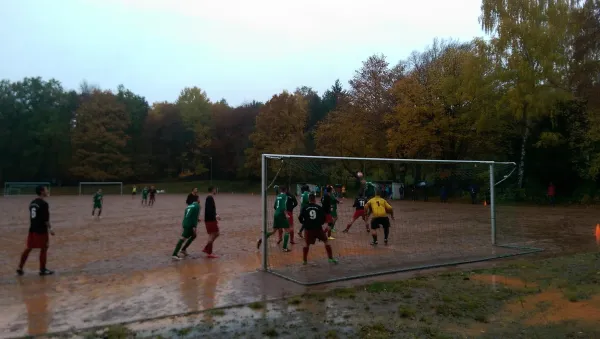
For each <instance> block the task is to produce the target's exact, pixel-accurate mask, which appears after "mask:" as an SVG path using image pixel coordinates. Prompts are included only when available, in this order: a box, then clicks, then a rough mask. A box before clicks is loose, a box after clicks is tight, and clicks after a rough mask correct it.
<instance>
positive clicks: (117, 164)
mask: <svg viewBox="0 0 600 339" xmlns="http://www.w3.org/2000/svg"><path fill="white" fill-rule="evenodd" d="M129 122H130V120H129V115H128V114H127V110H126V107H125V105H123V104H122V103H120V102H119V100H118V99H117V97H116V96H115V95H114V94H113V93H112V92H110V91H94V92H92V93H91V95H90V97H89V98H88V99H87V100H85V101H84V102H83V103H82V104H81V106H80V107H79V108H78V109H77V111H76V113H75V123H74V128H73V133H72V135H71V144H72V147H73V160H72V163H73V167H71V172H72V173H73V175H74V176H75V177H77V178H81V179H90V180H96V181H105V180H117V179H120V180H122V179H124V178H129V177H130V176H131V175H132V170H131V163H130V160H131V159H130V158H128V157H127V156H126V146H127V140H128V139H129V136H128V135H127V133H126V132H127V128H128V127H129Z"/></svg>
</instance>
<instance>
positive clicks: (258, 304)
mask: <svg viewBox="0 0 600 339" xmlns="http://www.w3.org/2000/svg"><path fill="white" fill-rule="evenodd" d="M248 307H250V308H251V309H253V310H262V309H264V308H265V303H261V302H258V301H256V302H253V303H250V304H248Z"/></svg>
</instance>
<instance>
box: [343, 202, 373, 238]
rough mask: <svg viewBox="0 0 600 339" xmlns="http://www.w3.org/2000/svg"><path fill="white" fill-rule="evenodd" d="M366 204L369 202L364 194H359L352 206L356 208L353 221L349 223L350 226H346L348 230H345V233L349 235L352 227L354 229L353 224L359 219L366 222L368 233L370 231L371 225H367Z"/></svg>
mask: <svg viewBox="0 0 600 339" xmlns="http://www.w3.org/2000/svg"><path fill="white" fill-rule="evenodd" d="M366 203H367V200H366V199H365V197H364V196H363V195H362V194H359V195H358V197H356V199H355V200H354V205H352V207H354V208H355V210H354V215H353V216H352V220H351V221H350V222H349V223H348V225H346V229H345V230H343V232H344V233H348V231H349V230H350V227H352V224H354V222H355V221H356V220H357V219H358V218H362V220H363V221H364V222H365V228H366V229H367V232H369V231H370V230H369V224H368V223H367V217H366V216H365V205H366Z"/></svg>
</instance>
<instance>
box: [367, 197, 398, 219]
mask: <svg viewBox="0 0 600 339" xmlns="http://www.w3.org/2000/svg"><path fill="white" fill-rule="evenodd" d="M366 207H367V210H368V211H371V215H372V216H373V218H381V217H387V215H388V211H390V212H391V211H392V206H390V204H388V202H387V201H385V199H383V198H382V197H380V196H378V195H376V196H375V197H373V198H371V199H369V201H367V206H366Z"/></svg>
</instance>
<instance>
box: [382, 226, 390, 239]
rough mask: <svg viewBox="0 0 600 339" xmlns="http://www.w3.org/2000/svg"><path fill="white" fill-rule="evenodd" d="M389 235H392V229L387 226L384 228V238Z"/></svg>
mask: <svg viewBox="0 0 600 339" xmlns="http://www.w3.org/2000/svg"><path fill="white" fill-rule="evenodd" d="M388 235H390V229H389V227H386V228H384V229H383V239H385V240H387V238H388Z"/></svg>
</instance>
